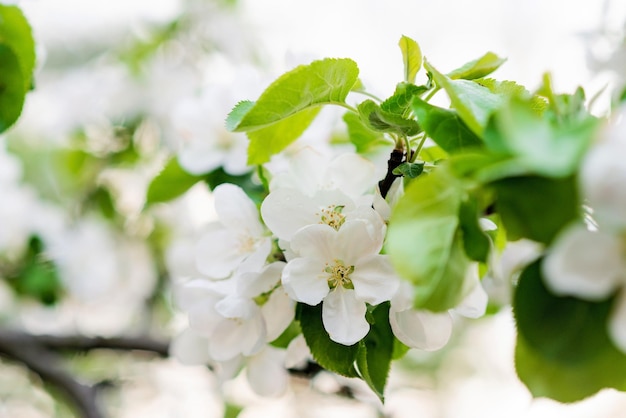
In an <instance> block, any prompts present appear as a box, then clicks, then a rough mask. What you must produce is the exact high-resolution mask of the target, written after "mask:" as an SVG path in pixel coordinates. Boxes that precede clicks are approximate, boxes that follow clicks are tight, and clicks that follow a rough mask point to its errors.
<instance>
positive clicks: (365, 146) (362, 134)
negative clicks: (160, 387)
mask: <svg viewBox="0 0 626 418" xmlns="http://www.w3.org/2000/svg"><path fill="white" fill-rule="evenodd" d="M343 121H344V122H345V123H346V127H347V129H348V137H349V139H350V142H351V143H352V144H354V146H355V147H356V152H357V153H359V154H363V153H366V152H368V151H370V150H371V149H373V148H376V147H377V146H380V145H389V141H387V140H386V139H385V137H384V136H383V135H382V133H380V132H376V131H373V130H371V129H370V128H368V127H367V126H365V124H364V123H363V121H362V120H361V118H360V117H359V115H357V114H356V113H352V112H346V113H345V114H344V115H343Z"/></svg>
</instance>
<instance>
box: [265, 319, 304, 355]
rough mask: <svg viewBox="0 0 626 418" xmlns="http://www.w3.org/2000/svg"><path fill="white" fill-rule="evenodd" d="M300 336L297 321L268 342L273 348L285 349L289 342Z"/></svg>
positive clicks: (300, 332) (300, 331)
mask: <svg viewBox="0 0 626 418" xmlns="http://www.w3.org/2000/svg"><path fill="white" fill-rule="evenodd" d="M300 334H302V330H301V329H300V324H299V323H298V321H293V322H291V324H289V326H288V327H287V328H286V329H285V330H284V331H283V333H282V334H280V335H279V336H278V338H276V339H275V340H274V341H272V342H270V344H271V345H272V346H273V347H278V348H287V346H289V343H290V342H291V340H293V339H294V338H296V337H297V336H298V335H300Z"/></svg>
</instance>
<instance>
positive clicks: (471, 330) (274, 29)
mask: <svg viewBox="0 0 626 418" xmlns="http://www.w3.org/2000/svg"><path fill="white" fill-rule="evenodd" d="M12 3H15V4H18V5H19V6H20V7H21V8H22V10H23V11H24V13H25V15H26V16H27V18H28V19H29V21H30V23H31V25H32V28H33V33H34V36H35V39H36V42H37V56H38V69H37V71H36V75H35V89H34V91H32V92H31V93H29V95H28V96H27V100H26V104H25V108H24V111H23V114H22V116H21V118H20V120H19V122H18V124H17V125H16V126H15V127H14V128H12V129H11V130H10V131H9V132H8V133H7V134H6V135H4V137H3V138H2V140H1V141H0V196H2V197H1V201H2V204H1V205H0V279H1V280H0V320H1V321H2V327H3V328H2V329H9V328H10V329H18V330H24V331H26V332H27V333H29V334H34V335H43V334H45V335H50V334H52V335H58V336H76V335H80V336H86V337H93V336H107V337H111V336H119V335H124V336H137V335H141V336H145V335H149V336H151V338H154V340H155V341H168V340H170V339H171V338H172V337H174V336H176V335H177V334H178V333H179V332H180V331H181V330H182V329H183V328H184V326H185V319H184V318H183V317H181V316H180V314H179V313H178V312H177V310H176V308H175V307H174V306H173V303H172V297H171V287H172V284H173V283H175V282H176V281H177V280H180V279H181V278H185V277H191V276H193V275H194V274H196V272H195V268H194V262H193V254H192V248H193V245H194V242H195V240H196V239H197V237H198V234H199V233H200V232H201V231H202V229H203V227H204V226H205V225H206V224H207V223H208V222H210V221H211V220H212V219H213V218H214V214H213V209H212V200H211V195H210V192H209V190H208V188H207V187H206V186H202V185H197V186H195V187H194V188H192V189H191V190H189V192H187V193H185V194H184V195H183V196H181V197H179V198H177V199H175V200H173V201H171V202H168V203H165V204H151V205H146V192H147V188H148V185H149V184H150V181H151V180H152V179H153V178H154V177H155V176H156V175H157V174H158V173H159V171H160V170H161V169H162V168H163V165H164V164H165V161H167V159H168V158H170V157H172V156H176V155H178V156H179V157H181V158H184V157H182V156H183V154H184V153H185V152H187V153H188V152H189V150H191V151H192V152H194V150H197V149H202V147H203V145H202V144H203V138H206V137H211V138H218V139H219V140H218V142H219V141H223V144H222V145H224V144H227V146H226V145H225V147H226V148H227V152H226V151H225V152H224V153H223V159H220V160H219V161H217V160H216V161H212V162H210V163H209V164H210V165H211V167H198V170H199V172H203V170H207V169H211V170H215V171H214V172H216V173H217V174H216V175H220V176H240V175H242V174H243V173H245V172H246V167H245V160H244V161H243V162H242V161H241V159H242V158H244V159H245V154H244V153H245V137H242V136H240V135H233V134H230V133H226V131H225V130H224V127H223V121H224V119H225V117H226V115H227V113H228V112H229V110H230V109H231V108H232V106H233V105H234V104H236V103H237V102H238V101H239V100H243V99H252V100H254V99H256V97H258V95H259V94H260V92H261V91H262V90H263V88H264V87H266V86H267V85H268V84H269V83H270V82H271V81H272V80H273V79H275V78H276V77H278V76H279V75H280V74H282V73H283V72H285V71H287V70H289V69H291V68H293V67H294V66H296V65H298V64H303V63H308V62H310V61H312V60H314V59H319V58H323V57H350V58H352V59H354V60H355V61H356V62H357V63H358V65H359V68H360V76H361V78H362V80H363V82H364V84H365V86H366V87H367V88H368V90H369V91H370V92H372V93H374V94H376V95H378V96H381V97H386V96H389V95H390V94H391V93H392V92H393V89H394V87H395V84H396V83H397V82H399V81H401V79H402V71H403V68H402V59H401V54H400V50H399V48H398V47H397V43H398V40H399V39H400V36H402V35H406V36H409V37H411V38H413V39H415V40H416V41H417V42H418V43H419V44H420V46H421V49H422V52H423V54H424V56H425V57H426V58H427V59H428V60H429V61H430V62H431V63H433V65H435V66H436V67H437V68H439V69H440V70H442V71H444V72H447V71H450V70H452V69H454V68H456V67H458V66H460V65H462V64H463V63H465V62H467V61H470V60H472V59H475V58H477V57H479V56H481V55H482V54H483V53H485V52H487V51H493V52H495V53H497V54H499V55H500V56H503V57H507V58H508V61H507V62H506V63H505V64H504V66H503V67H502V68H501V69H499V70H498V72H496V73H495V74H494V76H495V77H496V78H498V79H510V80H515V81H517V82H518V83H520V84H523V85H525V86H526V87H527V88H528V89H529V90H531V91H532V90H534V89H536V88H538V87H539V86H540V84H541V81H542V76H543V74H544V73H545V72H550V73H551V74H552V77H553V80H554V84H555V89H556V90H557V91H559V92H564V93H570V92H573V91H574V90H575V88H576V87H577V86H579V85H581V86H583V87H584V89H585V91H586V93H587V98H588V99H591V98H595V99H594V100H593V106H592V111H593V112H594V113H595V114H598V115H606V114H607V112H608V111H609V105H610V102H611V98H612V97H614V96H615V95H617V94H619V93H620V92H621V91H622V90H623V88H624V85H625V83H626V38H625V32H624V31H625V22H626V2H623V1H620V0H605V1H595V2H592V1H583V0H541V1H540V0H527V1H524V2H519V1H513V0H475V1H473V2H467V1H463V0H440V1H437V2H433V1H425V0H413V1H408V0H406V1H401V0H393V1H388V2H382V1H374V0H334V1H330V0H317V1H315V2H304V1H287V0H125V1H122V0H108V1H106V2H104V1H103V2H85V1H79V0H22V1H18V2H12ZM336 122H337V120H335V119H333V118H332V116H331V117H329V118H327V119H323V120H322V122H321V124H320V125H319V126H316V130H315V131H314V133H315V135H317V136H319V138H317V139H316V140H320V139H321V140H324V139H327V138H330V137H332V136H333V135H334V131H335V130H336V129H337V124H336ZM227 136H228V137H227ZM310 136H311V134H309V135H308V137H310ZM305 140H306V139H305ZM224 141H225V142H224ZM223 148H224V147H223ZM226 148H224V149H226ZM220 155H222V154H220ZM220 158H222V157H220ZM193 166H194V162H193V161H190V162H189V167H193ZM191 169H193V168H191ZM518 259H519V257H518V256H512V257H509V258H507V257H504V256H503V259H502V268H503V269H512V268H513V265H514V264H515V263H516V262H517V261H519V260H518ZM493 297H494V299H493V301H494V303H493V305H494V306H493V309H492V310H491V311H492V312H491V314H490V315H488V316H487V317H485V318H482V319H479V320H472V321H461V320H460V319H459V320H458V321H457V325H458V326H457V328H456V331H457V332H455V334H454V337H453V340H452V341H451V342H450V343H449V344H448V346H447V347H446V348H444V349H443V350H441V351H439V352H435V353H424V352H417V351H416V350H411V352H409V354H408V355H407V356H406V358H404V359H403V360H402V361H399V362H397V363H395V364H394V366H393V367H394V368H393V370H392V375H391V380H390V384H389V387H388V393H387V401H386V404H385V405H384V406H382V405H380V404H379V403H378V401H377V400H376V399H375V397H374V396H373V395H371V394H370V392H369V390H368V389H367V388H366V387H365V386H364V385H363V384H361V383H360V382H357V381H349V380H347V379H341V378H337V377H335V376H332V375H330V374H325V373H321V374H319V375H318V376H316V378H315V379H313V380H312V381H309V380H307V379H303V378H298V377H292V381H291V388H290V390H289V391H288V393H287V394H285V395H284V396H282V397H280V398H277V399H265V398H260V397H258V396H256V395H254V394H253V393H252V392H251V390H250V389H249V388H248V387H247V383H246V382H245V379H240V378H238V379H235V380H234V381H232V382H228V383H226V384H225V385H223V386H221V385H220V382H218V381H217V379H216V377H215V376H214V375H213V374H212V373H211V372H210V370H209V369H208V368H205V367H190V366H184V365H182V364H180V363H179V362H178V361H176V360H175V359H169V358H161V357H160V356H159V355H158V354H159V353H158V350H152V351H153V352H152V353H151V352H149V351H150V350H147V352H146V351H135V350H125V351H122V352H119V351H115V352H114V351H110V350H107V349H89V350H69V351H64V350H61V351H62V355H63V357H62V361H63V365H64V366H65V367H66V368H67V369H68V370H70V371H71V372H72V373H73V374H75V376H77V377H78V380H80V381H85V382H90V383H92V384H94V383H98V387H99V388H100V389H99V391H100V393H101V394H102V400H103V405H102V407H103V409H104V410H105V411H106V412H107V414H108V415H109V416H112V417H135V418H137V417H150V418H165V417H190V418H192V417H234V416H236V414H237V413H238V412H239V411H241V412H240V414H239V416H240V417H243V418H247V417H266V416H270V415H271V416H276V417H318V416H324V417H329V418H330V417H335V416H337V417H339V416H347V415H348V414H349V416H351V417H398V418H399V417H414V416H420V417H425V418H430V417H432V418H448V417H450V418H452V417H454V418H464V417H481V418H487V417H510V418H513V417H515V418H517V417H533V418H536V417H556V416H558V417H572V418H573V417H581V418H582V417H590V416H593V417H619V416H623V411H624V410H626V394H622V393H618V392H615V391H611V390H605V391H603V392H601V393H599V394H598V395H596V396H594V397H593V398H590V399H588V400H585V401H582V402H579V403H576V404H572V405H561V404H558V403H556V402H553V401H549V400H545V399H532V398H531V396H530V394H529V393H528V391H527V390H526V388H525V387H524V386H523V385H522V384H521V383H520V382H519V381H518V380H517V378H516V376H515V371H514V366H513V347H514V339H515V332H514V326H513V319H512V316H511V314H510V309H508V308H507V306H506V305H507V297H508V296H507V294H506V292H500V293H498V294H496V293H494V294H493ZM7 338H8V336H7V334H6V333H5V332H4V331H2V332H0V344H1V343H2V340H3V339H5V340H6V339H7ZM155 352H156V353H155ZM63 399H64V398H63V397H62V396H60V394H59V393H58V392H57V391H56V390H55V389H54V388H51V387H49V386H47V385H46V384H45V383H44V382H42V381H41V379H40V378H39V377H37V376H36V375H34V374H33V373H31V372H29V371H28V370H27V369H25V368H24V367H22V366H21V365H19V364H18V363H14V362H12V361H10V360H6V359H4V358H1V357H0V417H7V418H9V417H10V418H14V417H15V418H31V417H32V418H35V417H71V416H74V412H73V411H72V409H71V408H70V407H68V404H67V403H66V402H64V400H63Z"/></svg>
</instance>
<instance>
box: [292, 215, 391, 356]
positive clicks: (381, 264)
mask: <svg viewBox="0 0 626 418" xmlns="http://www.w3.org/2000/svg"><path fill="white" fill-rule="evenodd" d="M368 226H369V225H368V223H367V222H366V221H363V220H355V221H347V222H345V223H344V224H343V225H342V226H341V228H339V230H336V229H334V228H333V227H331V226H329V225H326V224H322V225H309V226H307V227H304V228H302V229H301V230H299V231H298V233H296V235H294V237H293V239H292V241H291V249H292V250H293V251H294V253H295V254H296V257H295V258H294V259H292V260H290V261H289V263H288V264H287V266H286V267H285V270H284V271H283V276H282V283H283V286H284V287H285V290H286V291H287V293H288V294H289V296H290V297H291V298H293V299H294V300H297V301H299V302H303V303H306V304H309V305H312V306H315V305H317V304H319V303H320V302H322V301H324V303H323V305H322V320H323V323H324V327H325V328H326V331H328V333H329V335H330V338H331V339H332V340H333V341H336V342H338V343H341V344H345V345H351V344H354V343H356V342H357V341H359V340H361V339H362V338H363V337H364V336H365V335H366V334H367V332H368V331H369V324H368V322H367V321H366V319H365V312H366V309H367V306H366V303H369V304H371V305H378V304H380V303H382V302H384V301H386V300H389V299H390V298H391V297H392V296H393V295H394V293H395V292H396V290H397V286H398V279H397V276H396V275H395V272H394V270H393V268H392V266H391V264H390V262H389V261H388V259H387V257H386V256H385V255H381V254H379V253H380V250H381V248H382V244H383V240H382V235H381V234H379V233H378V234H371V233H370V229H369V228H368Z"/></svg>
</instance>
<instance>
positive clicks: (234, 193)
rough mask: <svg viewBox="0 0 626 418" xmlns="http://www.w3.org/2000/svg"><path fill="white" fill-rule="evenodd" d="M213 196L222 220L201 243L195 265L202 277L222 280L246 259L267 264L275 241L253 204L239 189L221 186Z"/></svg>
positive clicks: (203, 237) (197, 249) (197, 248)
mask: <svg viewBox="0 0 626 418" xmlns="http://www.w3.org/2000/svg"><path fill="white" fill-rule="evenodd" d="M213 193H214V196H215V211H216V212H217V216H218V218H219V220H220V221H219V222H218V223H214V224H212V225H211V227H210V228H209V230H208V231H207V232H206V233H205V234H204V235H203V236H202V237H201V238H200V240H199V241H198V243H197V245H196V264H197V267H198V270H199V271H200V272H201V273H202V274H205V275H207V276H209V277H211V278H214V279H223V278H226V277H228V275H230V274H231V273H232V272H233V271H234V270H235V268H237V266H238V265H239V264H241V263H242V262H243V261H244V260H246V259H247V258H258V259H259V260H261V261H265V259H266V258H267V256H268V255H269V254H270V251H271V248H272V242H271V238H270V236H269V235H268V234H267V232H266V229H265V227H264V226H263V224H262V223H261V221H260V219H259V212H258V210H257V208H256V206H255V205H254V202H252V200H250V198H249V197H248V196H247V195H246V194H245V192H244V191H243V190H242V189H241V188H240V187H238V186H235V185H233V184H221V185H219V186H217V187H216V188H215V190H214V192H213Z"/></svg>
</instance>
